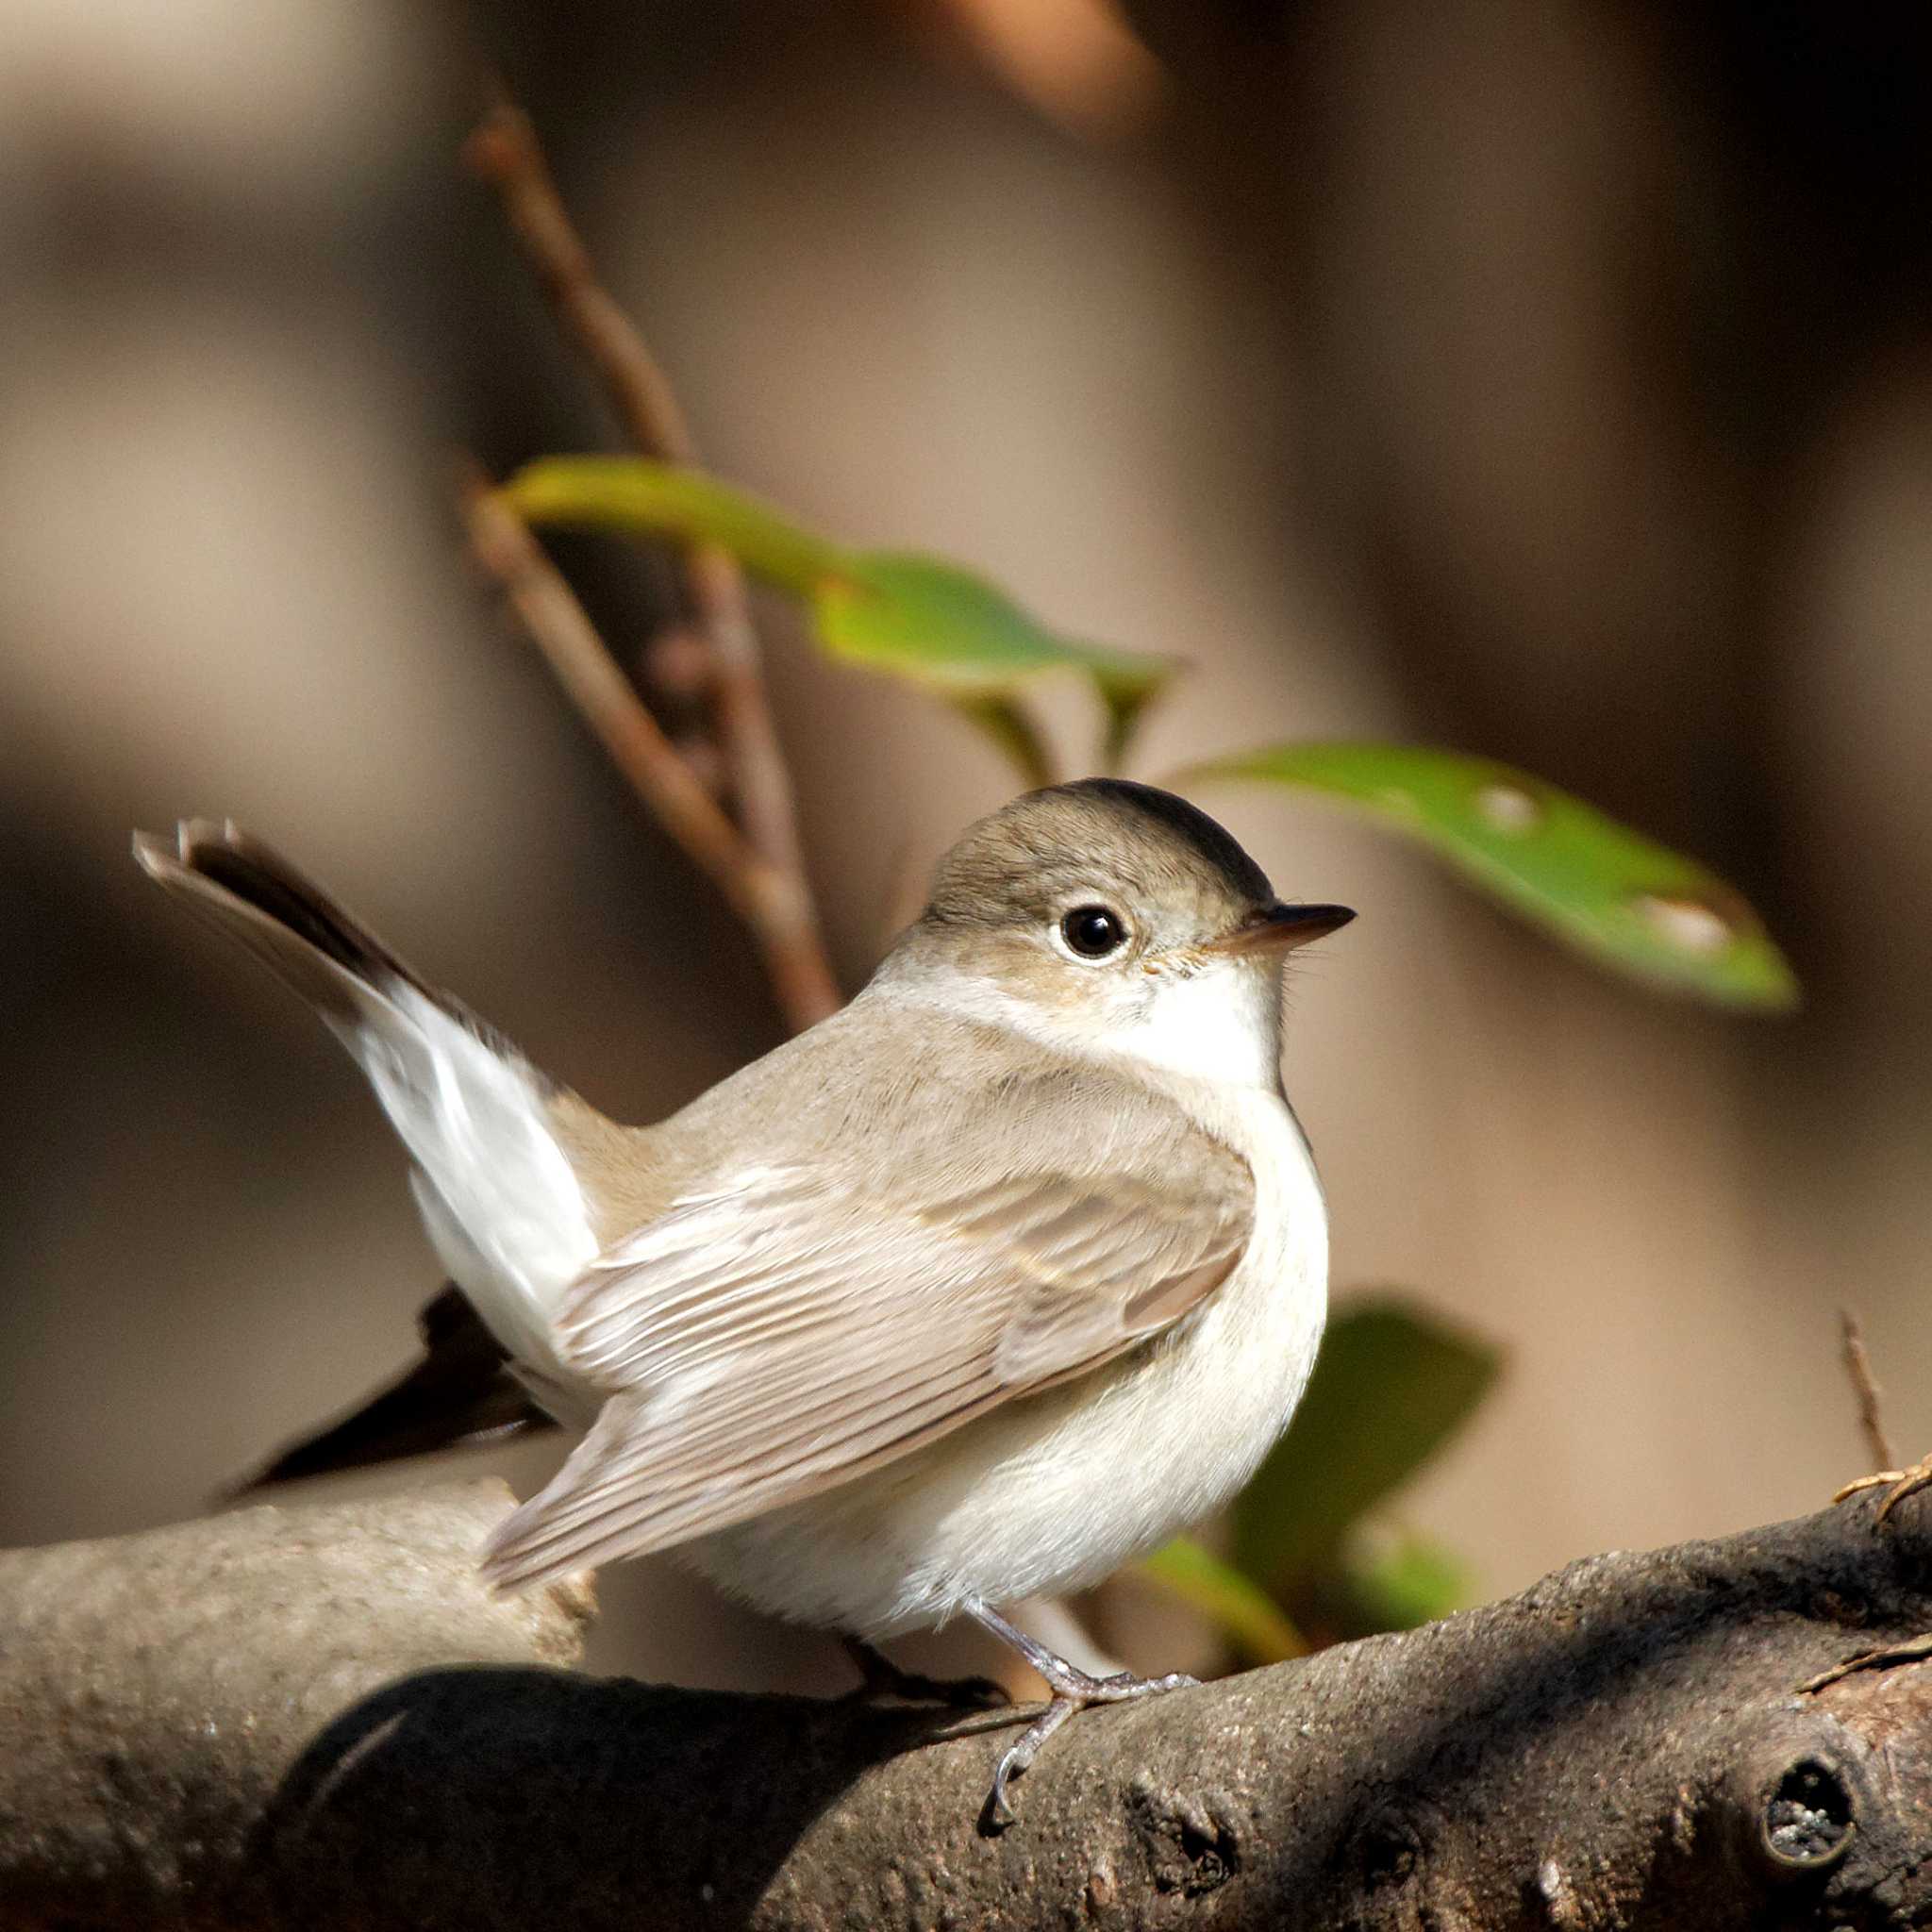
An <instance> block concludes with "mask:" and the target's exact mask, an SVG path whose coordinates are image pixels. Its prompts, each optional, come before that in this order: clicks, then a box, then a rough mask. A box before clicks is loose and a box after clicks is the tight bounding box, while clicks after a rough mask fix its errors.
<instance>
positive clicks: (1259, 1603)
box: [1135, 1536, 1308, 1664]
mask: <svg viewBox="0 0 1932 1932" xmlns="http://www.w3.org/2000/svg"><path fill="white" fill-rule="evenodd" d="M1135 1568H1136V1570H1137V1571H1138V1573H1139V1574H1141V1575H1142V1576H1144V1577H1146V1578H1147V1579H1148V1580H1149V1581H1150V1582H1152V1583H1154V1584H1157V1585H1158V1587H1159V1588H1160V1589H1162V1590H1164V1591H1167V1592H1168V1594H1169V1595H1170V1596H1174V1597H1177V1598H1179V1600H1180V1601H1181V1602H1182V1603H1184V1604H1186V1605H1188V1606H1189V1607H1190V1608H1191V1609H1196V1610H1199V1611H1200V1612H1201V1613H1202V1614H1203V1615H1204V1616H1206V1617H1208V1619H1210V1620H1211V1621H1212V1622H1213V1623H1214V1624H1218V1625H1219V1626H1220V1628H1221V1631H1222V1633H1223V1635H1224V1636H1225V1637H1226V1638H1227V1640H1228V1641H1229V1642H1230V1643H1231V1644H1233V1646H1234V1647H1235V1649H1236V1650H1237V1651H1239V1652H1240V1653H1241V1657H1242V1658H1243V1659H1244V1660H1245V1661H1246V1662H1248V1663H1251V1664H1278V1663H1280V1662H1282V1661H1283V1660H1284V1659H1285V1658H1287V1657H1306V1656H1307V1653H1308V1646H1307V1644H1306V1643H1305V1642H1304V1641H1302V1634H1301V1632H1300V1631H1299V1630H1297V1629H1296V1628H1295V1627H1294V1624H1292V1623H1291V1621H1290V1620H1289V1617H1288V1615H1287V1613H1286V1612H1285V1611H1284V1610H1283V1609H1282V1608H1281V1607H1280V1605H1279V1604H1277V1603H1275V1602H1274V1599H1273V1598H1272V1597H1271V1596H1269V1595H1268V1593H1267V1592H1266V1591H1263V1590H1261V1589H1260V1588H1259V1587H1258V1586H1257V1585H1256V1584H1255V1583H1253V1582H1251V1581H1250V1580H1249V1579H1248V1578H1247V1577H1245V1576H1243V1575H1242V1574H1241V1572H1240V1571H1239V1570H1236V1569H1234V1568H1232V1567H1231V1566H1230V1565H1228V1564H1226V1563H1224V1562H1223V1561H1222V1560H1221V1558H1220V1557H1216V1556H1214V1555H1212V1554H1211V1553H1210V1552H1208V1550H1206V1549H1204V1548H1203V1547H1202V1546H1201V1545H1200V1544H1199V1543H1197V1542H1195V1541H1193V1539H1192V1538H1191V1537H1184V1536H1183V1537H1176V1538H1175V1539H1174V1541H1173V1542H1171V1543H1167V1544H1165V1545H1164V1546H1163V1547H1162V1548H1160V1549H1158V1550H1156V1551H1155V1552H1154V1554H1153V1555H1152V1556H1151V1557H1141V1561H1140V1562H1139V1563H1138V1564H1136V1565H1135Z"/></svg>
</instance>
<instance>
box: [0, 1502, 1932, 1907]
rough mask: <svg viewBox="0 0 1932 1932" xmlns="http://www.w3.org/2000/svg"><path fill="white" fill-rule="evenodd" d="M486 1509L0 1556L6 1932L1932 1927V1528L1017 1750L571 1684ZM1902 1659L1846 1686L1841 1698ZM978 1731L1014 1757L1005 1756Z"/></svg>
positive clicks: (1585, 1583) (829, 1716) (1544, 1609)
mask: <svg viewBox="0 0 1932 1932" xmlns="http://www.w3.org/2000/svg"><path fill="white" fill-rule="evenodd" d="M506 1504H507V1499H505V1498H504V1497H503V1494H502V1492H501V1491H500V1490H497V1489H495V1488H494V1486H474V1485H473V1486H463V1487H460V1488H456V1489H443V1490H437V1491H430V1492H428V1493H426V1494H423V1495H419V1496H416V1497H414V1498H408V1499H402V1500H391V1501H388V1502H382V1503H374V1504H370V1503H364V1504H356V1505H349V1506H338V1507H312V1508H306V1509H274V1508H271V1509H257V1510H251V1511H248V1512H246V1513H243V1514H239V1515H234V1516H227V1517H222V1518H218V1519H216V1520H214V1521H212V1522H209V1523H206V1524H190V1525H187V1526H185V1527H182V1528H178V1529H171V1530H164V1531H161V1532H158V1533H156V1534H154V1535H150V1536H142V1537H132V1538H128V1539H125V1540H123V1541H111V1542H105V1543H92V1544H79V1545H72V1546H67V1547H62V1548H57V1549H52V1550H45V1551H30V1552H22V1553H16V1554H13V1555H10V1556H7V1557H0V1724H4V1725H5V1735H6V1736H7V1738H8V1740H9V1742H10V1744H11V1746H12V1748H11V1749H10V1750H9V1751H8V1753H6V1754H5V1756H4V1757H0V1907H4V1912H0V1916H4V1917H5V1919H6V1922H7V1923H8V1924H9V1925H12V1926H23V1927H53V1926H55V1925H72V1924H81V1923H84V1924H88V1925H90V1926H108V1925H120V1924H129V1925H132V1924H140V1925H155V1924H172V1925H181V1926H188V1925H192V1926H211V1927H231V1926H232V1927H240V1926H244V1925H247V1926H261V1925H307V1924H316V1925H322V1924H327V1925H335V1926H340V1925H351V1924H353V1925H356V1926H358V1927H365V1928H384V1927H390V1926H396V1927H404V1926H407V1927H409V1928H412V1932H421V1928H435V1927H441V1926H462V1927H466V1928H467V1927H491V1926H506V1927H509V1926H514V1927H517V1928H519V1932H526V1928H528V1927H529V1926H531V1925H539V1924H569V1925H571V1926H573V1927H587V1926H588V1927H598V1926H606V1925H608V1926H612V1927H617V1926H622V1927H625V1932H638V1928H641V1927H655V1926H664V1927H677V1928H684V1927H691V1926H700V1925H725V1926H731V1925H757V1926H760V1927H771V1928H778V1927H785V1928H794V1927H795V1928H805V1927H812V1928H821V1927H829V1926H834V1925H838V1926H847V1925H849V1926H873V1925H880V1926H928V1925H931V1926H937V1925H941V1924H957V1925H979V1924H997V1925H1008V1926H1017V1927H1024V1926H1047V1925H1053V1926H1060V1925H1072V1924H1098V1925H1108V1926H1142V1925H1146V1926H1152V1925H1168V1924H1180V1923H1183V1922H1185V1923H1188V1924H1213V1925H1214V1926H1216V1927H1219V1928H1224V1932H1225V1928H1242V1927H1248V1926H1254V1927H1261V1926H1270V1927H1273V1926H1283V1925H1286V1926H1310V1927H1312V1926H1336V1925H1342V1924H1346V1925H1349V1926H1351V1927H1357V1928H1362V1932H1374V1928H1381V1927H1389V1928H1393V1927H1397V1926H1402V1927H1414V1926H1418V1925H1430V1926H1434V1927H1437V1928H1445V1932H1453V1928H1458V1927H1459V1928H1469V1927H1474V1926H1483V1927H1494V1926H1522V1927H1529V1926H1542V1927H1557V1928H1581V1927H1585V1926H1590V1927H1601V1926H1629V1927H1651V1926H1655V1927H1659V1928H1661V1927H1665V1926H1672V1927H1676V1926H1682V1925H1692V1924H1694V1925H1697V1926H1699V1927H1702V1928H1707V1932H1724V1928H1726V1927H1730V1926H1738V1927H1743V1926H1747V1925H1752V1926H1755V1925H1761V1924H1771V1923H1776V1924H1780V1925H1805V1924H1820V1925H1823V1924H1853V1923H1856V1924H1862V1925H1897V1926H1900V1927H1903V1926H1906V1925H1908V1924H1923V1923H1924V1915H1926V1914H1927V1913H1932V1671H1928V1670H1927V1669H1926V1668H1924V1664H1923V1662H1922V1661H1920V1659H1921V1658H1922V1657H1923V1655H1924V1651H1925V1650H1926V1648H1927V1646H1926V1645H1924V1644H1923V1643H1922V1644H1919V1645H1917V1646H1916V1647H1914V1646H1912V1645H1911V1644H1910V1642H1909V1640H1910V1639H1912V1638H1913V1637H1916V1636H1917V1635H1919V1633H1920V1632H1922V1631H1923V1630H1924V1629H1926V1628H1927V1627H1932V1589H1928V1586H1932V1570H1928V1564H1927V1557H1928V1556H1932V1512H1928V1510H1927V1508H1926V1507H1925V1506H1924V1505H1923V1504H1913V1505H1909V1506H1907V1507H1906V1508H1905V1509H1904V1510H1903V1511H1902V1512H1901V1519H1900V1520H1899V1521H1897V1522H1896V1523H1895V1524H1894V1525H1893V1526H1892V1529H1891V1530H1890V1532H1889V1533H1877V1532H1874V1527H1873V1520H1872V1509H1871V1507H1869V1506H1867V1505H1855V1506H1852V1507H1847V1508H1843V1509H1839V1510H1833V1511H1827V1512H1825V1513H1824V1514H1822V1515H1818V1516H1814V1517H1810V1518H1807V1519H1805V1520H1803V1521H1800V1522H1797V1523H1791V1524H1781V1525H1779V1526H1776V1527H1774V1528H1770V1529H1764V1530H1758V1531H1755V1532H1753V1533H1751V1534H1749V1535H1746V1536H1740V1537H1735V1538H1732V1539H1729V1540H1728V1541H1722V1542H1712V1543H1698V1544H1691V1545H1687V1546H1685V1547H1683V1548H1679V1549H1674V1550H1666V1551H1661V1552H1657V1553H1655V1554H1652V1555H1647V1556H1624V1555H1615V1556H1607V1557H1594V1558H1591V1560H1589V1561H1587V1562H1583V1563H1579V1564H1576V1565H1574V1566H1573V1567H1572V1568H1571V1569H1569V1570H1566V1571H1564V1572H1562V1573H1561V1574H1558V1575H1557V1576H1554V1577H1551V1578H1549V1579H1547V1580H1546V1581H1545V1582H1543V1583H1541V1584H1540V1585H1539V1586H1537V1588H1536V1589H1534V1590H1532V1591H1528V1592H1526V1593H1525V1594H1524V1595H1523V1596H1521V1597H1518V1598H1515V1599H1513V1600H1512V1601H1510V1602H1507V1603H1503V1604H1498V1605H1494V1606H1491V1607H1489V1608H1486V1609H1482V1610H1477V1611H1474V1612H1471V1613H1470V1614H1468V1615H1466V1616H1461V1617H1457V1618H1455V1619H1452V1620H1451V1621H1449V1622H1447V1623H1445V1624H1438V1625H1435V1626H1432V1627H1431V1628H1428V1629H1425V1630H1422V1631H1418V1632H1415V1633H1413V1634H1411V1635H1408V1636H1404V1637H1391V1638H1383V1639H1377V1640H1374V1641H1370V1642H1366V1643H1358V1644H1354V1645H1351V1646H1348V1647H1346V1648H1343V1649H1341V1650H1336V1651H1330V1652H1327V1653H1325V1654H1324V1655H1323V1656H1321V1657H1315V1658H1312V1659H1310V1660H1308V1661H1307V1662H1304V1663H1299V1664H1291V1665H1283V1666H1280V1667H1278V1668H1276V1669H1274V1670H1271V1671H1265V1672H1257V1673H1255V1674H1251V1675H1248V1676H1244V1677H1237V1678H1233V1679H1230V1680H1228V1681H1226V1682H1224V1683H1220V1684H1214V1685H1209V1686H1208V1687H1206V1688H1204V1689H1202V1690H1199V1691H1186V1692H1182V1693H1178V1694H1176V1695H1174V1696H1171V1697H1167V1698H1162V1699H1158V1700H1156V1701H1154V1702H1151V1703H1148V1704H1145V1705H1141V1706H1133V1707H1116V1708H1114V1709H1110V1710H1101V1711H1093V1712H1089V1713H1087V1714H1086V1715H1085V1716H1083V1717H1081V1718H1080V1719H1078V1720H1077V1721H1076V1722H1075V1723H1074V1724H1072V1725H1071V1726H1070V1727H1069V1728H1068V1730H1067V1731H1065V1732H1064V1733H1062V1734H1061V1736H1060V1737H1059V1738H1058V1739H1057V1740H1055V1742H1054V1745H1053V1747H1052V1748H1051V1749H1050V1750H1049V1751H1048V1752H1047V1753H1046V1754H1045V1756H1044V1757H1042V1758H1041V1762H1040V1764H1039V1765H1038V1766H1037V1767H1036V1768H1035V1770H1034V1771H1033V1772H1032V1773H1031V1774H1029V1775H1028V1776H1027V1777H1026V1779H1025V1780H1024V1783H1023V1784H1022V1785H1021V1786H1020V1788H1019V1790H1018V1794H1017V1795H1018V1800H1019V1804H1018V1808H1019V1820H1018V1823H1017V1824H1014V1825H1013V1826H1012V1827H1011V1828H1010V1829H1009V1830H1008V1831H1007V1832H1006V1833H1005V1834H1004V1835H1003V1836H1001V1837H999V1838H997V1839H987V1838H984V1837H982V1836H981V1835H980V1834H979V1833H978V1831H977V1830H976V1828H975V1824H974V1818H975V1814H976V1812H977V1809H978V1805H979V1801H980V1798H981V1796H982V1795H983V1793H984V1790H985V1786H986V1780H987V1776H988V1774H989V1772H990V1770H991V1762H992V1758H993V1756H994V1754H995V1751H996V1750H997V1748H998V1746H999V1743H1000V1741H1001V1740H1002V1738H1003V1737H1004V1735H1005V1733H1004V1732H1001V1733H998V1734H991V1733H988V1732H985V1731H979V1732H969V1733H968V1734H964V1735H952V1736H950V1737H948V1738H944V1739H941V1738H940V1736H939V1734H940V1733H941V1732H942V1731H947V1730H952V1731H954V1732H958V1728H959V1726H960V1724H961V1722H962V1721H960V1720H958V1719H946V1718H941V1717H939V1716H936V1715H934V1714H932V1713H926V1712H919V1711H903V1710H901V1711H894V1710H889V1709H880V1708H868V1707H863V1706H859V1705H855V1704H823V1703H811V1702H807V1701H804V1700H799V1699H793V1698H778V1697H729V1696H722V1695H717V1694H712V1693H704V1692H697V1691H673V1690H663V1689H657V1688H652V1687H648V1686H644V1685H640V1684H631V1683H622V1682H596V1681H592V1680H589V1679H585V1678H582V1677H579V1676H575V1675H573V1674H568V1673H566V1672H563V1671H559V1670H557V1669H554V1668H545V1667H544V1666H545V1665H547V1664H552V1663H555V1662H557V1661H559V1660H561V1659H562V1658H564V1657H567V1656H568V1654H569V1653H570V1651H571V1649H572V1646H573V1643H574V1636H575V1617H576V1616H577V1615H578V1614H580V1612H581V1608H582V1606H581V1602H580V1601H578V1600H575V1599H572V1598H569V1597H568V1596H566V1597H563V1598H558V1597H553V1598H550V1599H547V1600H545V1601H542V1602H540V1603H539V1604H537V1605H535V1606H528V1605H518V1604H509V1605H505V1604H501V1603H494V1602H491V1600H490V1599H488V1598H487V1597H486V1596H485V1595H484V1594H483V1593H482V1591H480V1589H479V1588H478V1587H477V1585H476V1582H475V1577H474V1574H473V1573H472V1569H471V1562H472V1557H473V1553H474V1551H475V1547H476V1545H477V1543H478V1542H479V1541H480V1540H481V1537H482V1535H483V1534H484V1532H485V1530H486V1528H487V1526H488V1524H489V1522H490V1521H491V1519H492V1518H493V1517H494V1516H495V1515H496V1514H497V1513H498V1512H499V1511H500V1510H501V1509H502V1508H503V1507H506ZM1888 1647H1896V1650H1897V1654H1896V1656H1895V1657H1892V1658H1891V1659H1890V1661H1884V1660H1881V1661H1879V1662H1876V1663H1874V1665H1873V1666H1872V1667H1871V1668H1868V1669H1862V1670H1856V1671H1853V1672H1851V1673H1850V1674H1844V1675H1841V1676H1840V1677H1839V1678H1838V1679H1837V1680H1836V1681H1834V1682H1832V1683H1830V1684H1828V1685H1826V1686H1824V1688H1822V1689H1820V1690H1817V1691H1805V1690H1804V1689H1803V1688H1802V1687H1804V1686H1805V1685H1806V1684H1807V1683H1808V1682H1809V1681H1811V1680H1813V1679H1814V1678H1816V1677H1818V1676H1820V1675H1821V1674H1825V1673H1828V1672H1829V1671H1830V1670H1831V1669H1832V1667H1833V1666H1834V1665H1837V1664H1840V1663H1842V1662H1843V1661H1844V1660H1846V1659H1847V1658H1849V1657H1853V1656H1855V1655H1857V1654H1858V1653H1860V1652H1869V1651H1879V1652H1881V1653H1882V1652H1885V1651H1886V1650H1887V1649H1888ZM982 1722H983V1721H982Z"/></svg>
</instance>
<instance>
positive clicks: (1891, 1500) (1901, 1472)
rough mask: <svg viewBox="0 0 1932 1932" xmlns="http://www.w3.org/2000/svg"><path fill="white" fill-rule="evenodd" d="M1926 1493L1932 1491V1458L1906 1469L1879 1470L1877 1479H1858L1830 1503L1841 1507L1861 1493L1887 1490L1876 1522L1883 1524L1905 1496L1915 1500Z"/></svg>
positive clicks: (1872, 1477)
mask: <svg viewBox="0 0 1932 1932" xmlns="http://www.w3.org/2000/svg"><path fill="white" fill-rule="evenodd" d="M1928 1489H1932V1456H1924V1457H1920V1459H1919V1460H1918V1461H1917V1462H1915V1463H1913V1464H1912V1466H1911V1468H1909V1469H1882V1470H1880V1471H1879V1472H1878V1473H1877V1474H1876V1475H1861V1476H1860V1477H1859V1478H1858V1479H1857V1482H1853V1483H1847V1484H1846V1485H1845V1486H1844V1488H1843V1489H1841V1490H1840V1491H1839V1492H1838V1494H1837V1495H1835V1496H1834V1497H1833V1498H1832V1499H1831V1500H1832V1501H1833V1502H1834V1503H1842V1502H1843V1501H1844V1499H1845V1498H1846V1497H1847V1496H1856V1495H1857V1493H1858V1491H1860V1490H1886V1491H1889V1493H1888V1494H1887V1496H1886V1498H1885V1501H1884V1502H1882V1503H1881V1504H1879V1506H1878V1515H1877V1518H1876V1521H1878V1522H1879V1523H1883V1522H1884V1521H1885V1519H1886V1518H1887V1517H1888V1516H1890V1514H1891V1512H1892V1511H1893V1510H1894V1509H1896V1508H1897V1507H1898V1506H1899V1505H1900V1504H1901V1503H1903V1502H1904V1501H1905V1499H1906V1498H1907V1496H1916V1495H1917V1494H1918V1493H1919V1491H1921V1490H1928Z"/></svg>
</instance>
